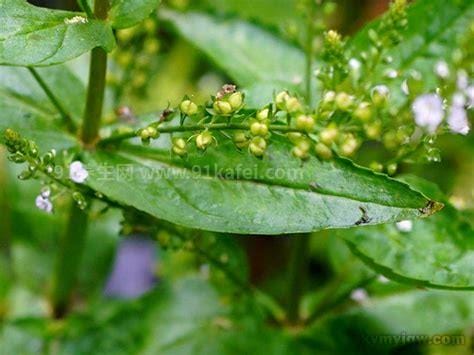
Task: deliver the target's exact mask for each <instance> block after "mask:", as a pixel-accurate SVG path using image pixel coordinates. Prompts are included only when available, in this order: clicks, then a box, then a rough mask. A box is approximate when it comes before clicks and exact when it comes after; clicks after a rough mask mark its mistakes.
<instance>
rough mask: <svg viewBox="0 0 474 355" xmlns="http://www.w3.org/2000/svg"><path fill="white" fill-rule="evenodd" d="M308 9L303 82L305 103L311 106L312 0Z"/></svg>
mask: <svg viewBox="0 0 474 355" xmlns="http://www.w3.org/2000/svg"><path fill="white" fill-rule="evenodd" d="M309 7H310V8H309V9H308V10H309V11H308V24H307V30H306V71H305V83H306V103H307V104H308V106H310V107H311V106H312V101H313V100H312V97H311V95H312V94H311V84H312V80H311V79H312V70H313V39H314V24H313V21H314V15H315V7H316V6H315V4H314V1H313V2H311V3H310V4H309Z"/></svg>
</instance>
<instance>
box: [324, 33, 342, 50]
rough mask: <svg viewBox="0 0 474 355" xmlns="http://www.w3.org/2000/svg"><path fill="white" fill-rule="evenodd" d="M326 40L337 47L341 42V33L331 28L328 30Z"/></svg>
mask: <svg viewBox="0 0 474 355" xmlns="http://www.w3.org/2000/svg"><path fill="white" fill-rule="evenodd" d="M325 40H326V42H327V43H328V44H330V45H331V46H333V47H335V46H337V45H339V44H340V43H341V35H340V34H339V33H337V31H334V30H329V31H327V32H326V35H325Z"/></svg>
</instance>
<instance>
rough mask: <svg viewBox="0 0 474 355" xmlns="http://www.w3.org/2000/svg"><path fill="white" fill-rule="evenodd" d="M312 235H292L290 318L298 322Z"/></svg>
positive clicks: (288, 301)
mask: <svg viewBox="0 0 474 355" xmlns="http://www.w3.org/2000/svg"><path fill="white" fill-rule="evenodd" d="M309 239H310V235H308V234H301V235H295V236H292V239H291V242H292V244H293V246H292V251H291V258H290V265H289V270H288V292H289V294H288V300H287V305H288V307H287V309H288V318H289V320H290V321H291V322H293V323H296V322H297V321H298V318H299V304H300V299H301V295H302V294H303V292H304V288H305V283H306V276H307V275H306V272H307V267H308V249H309Z"/></svg>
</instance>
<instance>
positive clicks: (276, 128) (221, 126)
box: [100, 123, 307, 145]
mask: <svg viewBox="0 0 474 355" xmlns="http://www.w3.org/2000/svg"><path fill="white" fill-rule="evenodd" d="M249 129H250V125H249V124H246V123H230V124H228V123H210V124H196V125H189V126H168V127H156V130H157V131H158V132H159V133H176V132H194V131H204V130H208V131H232V130H242V131H248V130H249ZM268 129H269V130H270V131H273V132H281V133H290V132H296V133H302V134H307V132H306V131H305V130H302V129H297V128H294V127H290V126H286V125H277V124H273V125H270V126H268ZM135 137H137V133H136V131H133V132H127V133H122V134H117V135H113V136H110V137H108V138H104V139H102V140H101V141H100V145H107V144H110V143H118V142H120V141H123V140H126V139H130V138H135Z"/></svg>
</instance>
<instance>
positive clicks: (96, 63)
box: [81, 0, 109, 147]
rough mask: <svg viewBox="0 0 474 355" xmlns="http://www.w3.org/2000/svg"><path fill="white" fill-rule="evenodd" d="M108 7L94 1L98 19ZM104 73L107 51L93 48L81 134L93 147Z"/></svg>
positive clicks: (98, 118)
mask: <svg viewBox="0 0 474 355" xmlns="http://www.w3.org/2000/svg"><path fill="white" fill-rule="evenodd" d="M108 8H109V1H108V0H96V1H95V2H94V15H95V16H96V17H97V18H99V19H106V18H107V11H108ZM106 73H107V52H106V51H105V50H103V49H102V48H94V49H93V50H92V52H91V59H90V69H89V86H88V88H87V99H86V109H85V111H84V119H83V126H82V135H81V138H82V141H83V142H84V145H85V146H86V147H93V146H94V145H95V143H96V142H97V140H98V138H99V128H100V121H101V117H102V106H103V102H104V93H105V77H106Z"/></svg>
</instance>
